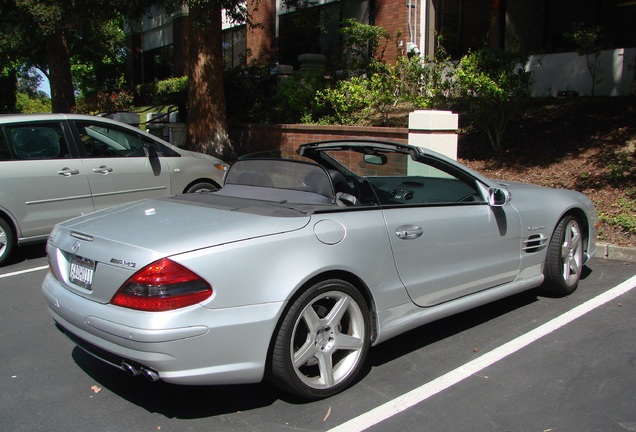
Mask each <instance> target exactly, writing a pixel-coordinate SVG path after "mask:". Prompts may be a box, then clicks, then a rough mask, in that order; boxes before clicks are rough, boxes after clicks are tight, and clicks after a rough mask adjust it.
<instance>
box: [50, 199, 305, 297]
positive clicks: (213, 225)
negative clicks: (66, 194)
mask: <svg viewBox="0 0 636 432" xmlns="http://www.w3.org/2000/svg"><path fill="white" fill-rule="evenodd" d="M309 219H310V216H309V214H308V213H307V212H303V211H299V210H298V209H294V208H291V207H285V206H283V205H281V204H280V203H279V204H276V203H266V202H260V201H256V200H244V199H235V198H228V197H218V196H214V195H213V194H210V195H208V197H207V198H206V197H195V196H192V197H186V196H178V197H172V198H167V199H161V200H144V201H137V202H134V203H130V204H125V205H122V206H118V207H113V208H111V209H107V210H103V211H100V212H96V213H92V214H90V215H86V216H82V217H79V218H75V219H71V220H69V221H66V222H63V223H61V224H59V225H58V226H57V227H56V228H55V229H54V230H53V232H52V233H51V237H50V238H49V261H50V263H51V267H52V269H53V270H54V271H55V273H56V276H57V278H58V279H59V280H60V281H61V282H62V283H63V284H64V285H65V287H66V288H67V289H69V290H71V291H74V292H76V293H77V294H79V295H81V296H83V297H86V298H90V299H92V300H94V301H97V302H101V303H107V302H109V301H110V299H111V298H112V296H113V295H114V294H115V292H116V291H117V290H118V289H119V288H120V286H121V285H122V284H123V283H124V282H125V281H126V280H127V279H128V278H129V277H130V276H131V275H132V274H133V273H134V272H136V271H137V270H139V269H141V268H143V267H144V266H146V265H147V264H149V263H151V262H153V261H156V260H157V259H159V258H162V257H166V256H171V255H175V254H179V253H183V252H188V251H193V250H199V249H204V248H209V247H214V246H217V245H221V244H227V243H232V242H237V241H242V240H246V239H250V238H257V237H263V236H269V235H275V234H279V233H283V232H289V231H294V230H298V229H301V228H302V227H304V226H306V225H307V223H308V222H309Z"/></svg>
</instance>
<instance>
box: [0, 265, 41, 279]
mask: <svg viewBox="0 0 636 432" xmlns="http://www.w3.org/2000/svg"><path fill="white" fill-rule="evenodd" d="M47 268H49V266H47V265H45V266H40V267H33V268H30V269H26V270H20V271H15V272H11V273H5V274H2V275H0V279H3V278H8V277H12V276H18V275H21V274H25V273H32V272H35V271H40V270H45V269H47Z"/></svg>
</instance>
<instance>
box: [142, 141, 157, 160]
mask: <svg viewBox="0 0 636 432" xmlns="http://www.w3.org/2000/svg"><path fill="white" fill-rule="evenodd" d="M143 146H144V152H145V153H146V156H147V157H148V158H150V159H155V158H157V157H158V156H159V155H158V154H157V148H156V147H155V145H154V144H151V143H144V144H143Z"/></svg>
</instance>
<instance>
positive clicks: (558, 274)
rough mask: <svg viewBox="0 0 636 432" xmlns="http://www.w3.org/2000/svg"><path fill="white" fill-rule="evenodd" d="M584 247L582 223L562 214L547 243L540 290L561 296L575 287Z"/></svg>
mask: <svg viewBox="0 0 636 432" xmlns="http://www.w3.org/2000/svg"><path fill="white" fill-rule="evenodd" d="M584 247H585V245H584V238H583V231H582V229H581V224H580V223H579V221H578V220H577V219H576V218H575V217H574V216H565V217H564V218H563V219H561V220H560V221H559V223H558V224H557V227H556V228H555V230H554V232H553V233H552V237H551V239H550V243H549V244H548V253H547V256H546V261H545V270H544V275H545V281H544V283H543V285H542V286H541V289H540V290H541V292H543V293H544V294H548V295H553V296H557V297H561V296H566V295H568V294H572V293H573V292H574V291H575V290H576V288H577V286H578V284H579V280H580V279H581V273H582V272H583V262H584Z"/></svg>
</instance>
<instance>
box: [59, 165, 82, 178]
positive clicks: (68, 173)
mask: <svg viewBox="0 0 636 432" xmlns="http://www.w3.org/2000/svg"><path fill="white" fill-rule="evenodd" d="M57 173H58V174H59V175H63V176H64V177H70V176H72V175H77V174H79V170H78V169H70V168H69V167H64V168H62V169H61V170H59V171H58V172H57Z"/></svg>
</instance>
